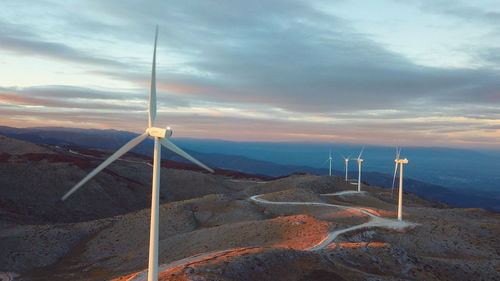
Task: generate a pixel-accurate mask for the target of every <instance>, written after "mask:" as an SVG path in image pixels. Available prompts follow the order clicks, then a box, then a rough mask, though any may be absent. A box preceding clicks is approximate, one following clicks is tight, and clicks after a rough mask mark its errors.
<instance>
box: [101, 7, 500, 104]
mask: <svg viewBox="0 0 500 281" xmlns="http://www.w3.org/2000/svg"><path fill="white" fill-rule="evenodd" d="M94 5H95V7H96V9H102V10H104V11H106V12H107V13H110V14H113V15H114V16H115V17H120V18H122V19H124V20H129V21H131V22H133V23H136V24H137V23H139V25H140V28H145V29H144V30H143V31H142V33H143V34H151V33H152V31H151V27H152V26H153V24H152V23H153V22H159V23H160V25H161V28H162V29H161V30H162V34H161V37H160V42H161V45H162V44H165V45H166V46H167V47H166V49H165V51H168V52H173V53H175V54H180V55H183V56H184V57H185V58H186V60H187V61H186V62H185V63H183V65H182V66H183V67H184V68H189V69H192V70H194V71H188V72H185V71H179V70H178V69H162V70H161V76H162V78H161V79H159V80H161V81H165V84H166V87H167V88H168V84H169V83H170V84H175V85H181V86H185V88H189V90H184V91H183V90H179V91H178V92H176V93H178V94H186V95H188V96H189V97H190V98H192V99H199V100H206V101H212V102H218V103H238V102H240V103H242V102H244V103H253V104H256V105H261V106H272V107H279V108H283V109H285V110H289V111H292V112H306V113H322V112H323V113H328V112H334V111H336V112H348V111H352V110H359V109H363V110H370V109H371V110H378V109H390V108H401V109H408V110H409V109H413V108H414V107H415V105H418V104H420V105H425V106H428V105H431V104H432V105H433V106H440V105H447V104H449V103H454V104H467V103H474V104H477V103H495V104H498V103H500V101H499V100H498V96H499V95H498V94H497V93H498V92H497V89H498V88H499V84H498V82H497V81H500V79H499V78H500V75H499V74H498V73H497V72H496V71H494V70H491V69H444V68H432V67H425V66H419V65H415V64H414V63H412V62H411V61H409V60H408V59H406V58H405V57H403V56H401V55H399V54H396V53H393V52H390V51H388V50H386V49H384V48H383V47H382V46H380V45H378V44H377V43H375V42H373V41H371V40H369V39H368V38H367V37H366V36H364V35H363V34H358V33H356V31H354V30H352V29H351V28H350V27H349V23H347V22H344V21H342V20H341V19H339V18H337V17H334V16H331V15H327V14H325V13H323V12H322V11H318V10H316V9H314V8H312V7H311V6H309V5H307V4H305V2H301V1H286V3H285V2H283V1H266V2H260V1H244V2H240V1H223V2H222V3H219V2H203V3H197V4H196V5H194V4H192V3H190V2H176V3H175V5H170V4H169V5H166V4H165V3H163V2H161V1H160V2H155V3H154V4H152V5H149V6H148V5H139V4H138V3H136V2H134V1H125V2H123V3H122V5H120V7H118V8H117V9H115V8H116V7H114V6H113V5H112V4H110V3H109V2H102V1H99V4H95V3H94ZM241 11H245V13H241ZM144 14H148V15H152V16H150V17H147V18H145V17H144V16H143V15H144ZM148 25H149V26H148ZM147 40H150V38H148V39H147ZM162 42H165V43H162ZM116 75H118V76H120V74H116ZM134 75H136V74H134V73H131V74H129V75H128V76H127V79H130V78H131V77H130V76H134ZM136 80H140V79H137V78H136ZM165 90H167V89H165ZM171 91H172V92H175V89H171Z"/></svg>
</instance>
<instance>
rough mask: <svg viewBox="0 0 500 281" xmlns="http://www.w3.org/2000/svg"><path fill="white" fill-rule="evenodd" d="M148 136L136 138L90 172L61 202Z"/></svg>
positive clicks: (145, 134) (143, 135)
mask: <svg viewBox="0 0 500 281" xmlns="http://www.w3.org/2000/svg"><path fill="white" fill-rule="evenodd" d="M148 136H149V135H148V133H144V134H142V135H140V136H138V137H136V138H135V139H132V140H131V141H129V142H127V143H126V144H125V145H124V146H122V147H121V148H120V149H118V150H117V151H116V152H115V153H113V154H112V155H111V156H110V157H109V158H108V159H106V160H105V161H104V162H102V163H101V165H99V166H97V168H95V169H94V170H93V171H92V172H90V174H88V175H87V176H86V177H85V178H83V179H82V180H81V181H80V182H79V183H77V184H76V185H75V186H73V187H72V188H71V189H70V190H69V191H68V192H66V194H64V196H63V197H62V198H61V200H66V199H67V198H68V197H69V196H70V195H71V194H73V192H75V191H77V190H78V189H79V188H80V187H82V185H84V184H85V183H86V182H87V181H89V180H90V179H91V178H92V177H94V176H95V175H96V174H97V173H99V172H100V171H102V170H103V169H104V168H106V167H107V166H109V164H111V163H113V162H114V161H115V160H116V159H118V158H120V156H122V155H123V154H125V153H127V152H128V151H130V150H131V149H132V148H134V147H135V146H136V145H138V144H139V143H141V142H142V141H143V140H145V139H146V138H147V137H148Z"/></svg>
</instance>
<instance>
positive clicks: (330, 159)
mask: <svg viewBox="0 0 500 281" xmlns="http://www.w3.org/2000/svg"><path fill="white" fill-rule="evenodd" d="M326 161H328V162H330V163H329V164H330V170H329V172H328V175H329V176H331V175H332V161H333V157H332V150H331V149H330V154H328V159H327V160H326Z"/></svg>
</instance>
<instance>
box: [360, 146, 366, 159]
mask: <svg viewBox="0 0 500 281" xmlns="http://www.w3.org/2000/svg"><path fill="white" fill-rule="evenodd" d="M364 150H365V147H364V146H363V148H361V151H360V152H359V155H358V159H360V158H361V155H363V151H364Z"/></svg>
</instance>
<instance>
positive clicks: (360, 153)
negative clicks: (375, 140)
mask: <svg viewBox="0 0 500 281" xmlns="http://www.w3.org/2000/svg"><path fill="white" fill-rule="evenodd" d="M364 150H365V147H364V146H363V148H362V149H361V151H360V152H359V155H358V158H356V161H358V192H361V163H362V162H363V159H361V155H363V151H364Z"/></svg>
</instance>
